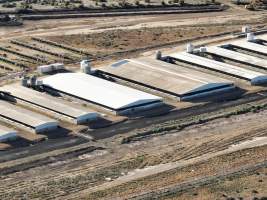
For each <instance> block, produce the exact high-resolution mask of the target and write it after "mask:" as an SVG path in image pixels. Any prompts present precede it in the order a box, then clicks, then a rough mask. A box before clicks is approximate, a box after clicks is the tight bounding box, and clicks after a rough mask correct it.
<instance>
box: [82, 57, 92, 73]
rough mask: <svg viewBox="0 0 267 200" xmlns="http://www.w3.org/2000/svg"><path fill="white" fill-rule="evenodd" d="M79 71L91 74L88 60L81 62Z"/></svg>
mask: <svg viewBox="0 0 267 200" xmlns="http://www.w3.org/2000/svg"><path fill="white" fill-rule="evenodd" d="M80 65H81V71H82V72H83V73H85V74H91V73H92V70H91V65H90V61H89V60H82V61H81V63H80Z"/></svg>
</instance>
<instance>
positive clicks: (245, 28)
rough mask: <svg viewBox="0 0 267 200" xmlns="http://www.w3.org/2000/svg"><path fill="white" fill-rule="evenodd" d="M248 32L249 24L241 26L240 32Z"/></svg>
mask: <svg viewBox="0 0 267 200" xmlns="http://www.w3.org/2000/svg"><path fill="white" fill-rule="evenodd" d="M249 32H250V27H249V26H243V27H242V33H249Z"/></svg>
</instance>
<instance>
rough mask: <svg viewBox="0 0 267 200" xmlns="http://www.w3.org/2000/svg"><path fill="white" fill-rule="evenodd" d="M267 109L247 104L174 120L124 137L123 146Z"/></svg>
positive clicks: (264, 106) (265, 106)
mask: <svg viewBox="0 0 267 200" xmlns="http://www.w3.org/2000/svg"><path fill="white" fill-rule="evenodd" d="M266 108H267V103H263V104H260V105H250V104H247V105H245V106H241V107H240V106H238V107H237V108H236V109H235V110H231V111H228V112H227V111H226V112H225V111H223V112H219V113H217V112H216V113H208V114H203V115H198V116H194V117H191V118H189V119H186V121H184V120H173V121H169V122H165V123H162V124H159V125H157V126H155V127H150V128H148V129H145V130H140V131H137V132H135V133H134V134H133V135H131V136H128V137H124V138H123V139H122V141H121V144H127V143H131V142H135V141H138V140H142V139H144V138H147V137H151V136H156V135H164V134H167V133H168V132H170V131H181V130H183V129H184V128H186V127H190V126H193V125H198V124H203V123H206V122H209V121H212V120H216V119H220V118H229V117H231V116H235V115H241V114H246V113H249V112H258V111H260V110H265V109H266Z"/></svg>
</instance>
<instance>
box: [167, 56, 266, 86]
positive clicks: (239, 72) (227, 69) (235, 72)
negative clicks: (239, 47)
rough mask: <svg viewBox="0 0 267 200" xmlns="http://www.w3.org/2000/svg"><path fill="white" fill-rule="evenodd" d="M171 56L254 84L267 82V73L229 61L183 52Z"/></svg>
mask: <svg viewBox="0 0 267 200" xmlns="http://www.w3.org/2000/svg"><path fill="white" fill-rule="evenodd" d="M170 57H172V58H174V59H178V60H183V61H185V62H189V63H192V64H196V65H199V66H203V67H205V68H208V69H210V70H213V71H218V72H221V73H224V74H228V75H232V76H235V77H238V78H242V79H245V80H249V81H251V83H252V84H260V83H266V82H267V75H266V74H263V73H260V72H255V71H252V70H248V69H244V68H241V67H238V66H234V65H230V64H227V63H223V62H219V61H215V60H212V59H209V58H205V57H201V56H198V55H194V54H190V53H186V52H181V53H175V54H171V55H170Z"/></svg>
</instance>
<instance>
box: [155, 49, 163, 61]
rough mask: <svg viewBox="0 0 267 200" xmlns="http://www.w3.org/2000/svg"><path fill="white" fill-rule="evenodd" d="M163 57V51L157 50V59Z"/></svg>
mask: <svg viewBox="0 0 267 200" xmlns="http://www.w3.org/2000/svg"><path fill="white" fill-rule="evenodd" d="M161 58H162V53H161V51H157V52H156V59H157V60H161Z"/></svg>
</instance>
